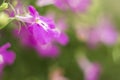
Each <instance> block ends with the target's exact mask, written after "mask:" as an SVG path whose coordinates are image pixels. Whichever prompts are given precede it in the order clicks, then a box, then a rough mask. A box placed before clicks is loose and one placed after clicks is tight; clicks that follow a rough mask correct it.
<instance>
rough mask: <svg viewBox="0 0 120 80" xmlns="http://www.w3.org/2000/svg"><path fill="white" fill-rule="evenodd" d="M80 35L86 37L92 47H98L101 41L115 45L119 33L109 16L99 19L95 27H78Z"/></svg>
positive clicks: (85, 39) (82, 37)
mask: <svg viewBox="0 0 120 80" xmlns="http://www.w3.org/2000/svg"><path fill="white" fill-rule="evenodd" d="M77 33H78V37H79V38H81V39H84V41H86V42H87V43H88V45H89V46H90V47H93V48H94V47H96V46H97V45H98V44H99V43H104V44H106V45H109V46H111V45H114V44H115V43H116V41H117V38H118V34H117V30H116V29H115V26H114V25H113V24H112V23H111V22H110V20H108V19H107V18H101V19H99V20H98V23H97V25H95V26H94V27H87V28H82V29H77Z"/></svg>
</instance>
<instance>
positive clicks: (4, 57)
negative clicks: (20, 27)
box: [0, 43, 16, 75]
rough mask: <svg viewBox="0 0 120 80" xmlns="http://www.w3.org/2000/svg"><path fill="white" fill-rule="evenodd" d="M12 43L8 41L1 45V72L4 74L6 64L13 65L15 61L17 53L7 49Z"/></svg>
mask: <svg viewBox="0 0 120 80" xmlns="http://www.w3.org/2000/svg"><path fill="white" fill-rule="evenodd" d="M10 46H11V45H10V43H6V44H4V45H3V46H1V47H0V74H1V75H2V72H3V69H4V67H5V66H6V65H12V64H13V63H14V61H15V58H16V56H15V53H14V52H13V51H10V50H7V49H8V48H9V47H10Z"/></svg>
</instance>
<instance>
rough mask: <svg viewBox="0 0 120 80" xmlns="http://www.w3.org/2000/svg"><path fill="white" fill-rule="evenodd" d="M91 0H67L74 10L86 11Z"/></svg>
mask: <svg viewBox="0 0 120 80" xmlns="http://www.w3.org/2000/svg"><path fill="white" fill-rule="evenodd" d="M91 1H92V0H67V2H68V5H69V6H70V8H71V9H72V10H73V11H75V12H86V11H87V10H88V8H89V6H90V4H91Z"/></svg>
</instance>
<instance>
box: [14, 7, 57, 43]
mask: <svg viewBox="0 0 120 80" xmlns="http://www.w3.org/2000/svg"><path fill="white" fill-rule="evenodd" d="M28 11H29V14H27V15H26V16H19V15H16V18H17V20H19V21H22V22H24V23H26V27H27V29H28V30H29V31H30V32H31V35H33V38H34V39H35V40H36V41H37V43H38V44H47V43H49V42H51V40H52V39H53V38H56V37H59V31H58V29H57V28H56V27H55V25H54V21H53V20H51V19H48V18H45V17H42V16H40V15H39V13H38V12H37V11H36V9H35V8H34V7H33V6H29V8H28Z"/></svg>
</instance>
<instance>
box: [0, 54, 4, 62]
mask: <svg viewBox="0 0 120 80" xmlns="http://www.w3.org/2000/svg"><path fill="white" fill-rule="evenodd" d="M3 62H4V59H3V56H2V55H1V54H0V64H3Z"/></svg>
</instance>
